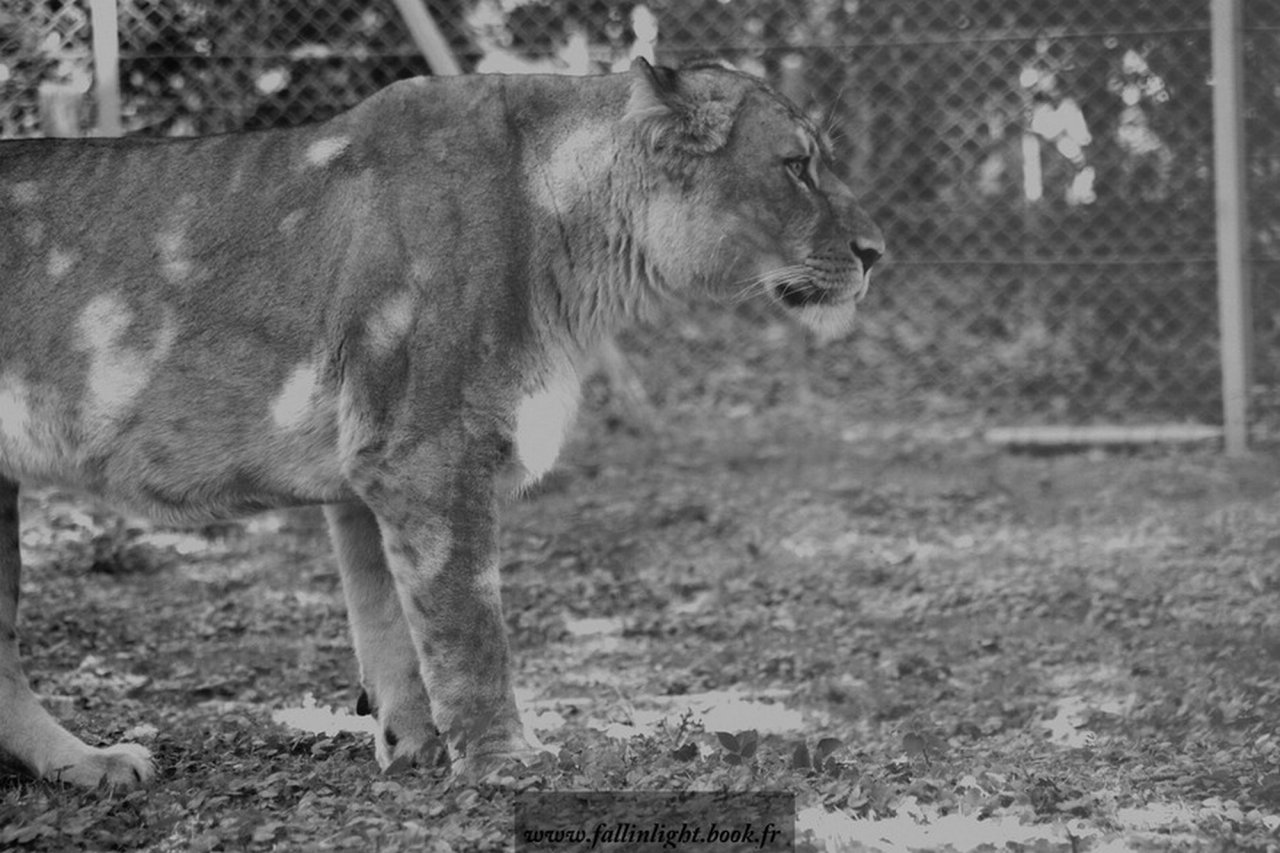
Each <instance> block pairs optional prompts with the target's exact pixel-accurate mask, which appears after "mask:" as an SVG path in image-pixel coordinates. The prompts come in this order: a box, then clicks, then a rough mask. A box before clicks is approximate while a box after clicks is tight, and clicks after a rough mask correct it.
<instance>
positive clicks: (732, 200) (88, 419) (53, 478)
mask: <svg viewBox="0 0 1280 853" xmlns="http://www.w3.org/2000/svg"><path fill="white" fill-rule="evenodd" d="M883 248H884V247H883V242H882V238H881V235H880V232H879V231H878V230H877V229H876V227H875V226H874V225H873V224H872V223H871V222H870V221H869V220H868V218H867V217H866V215H865V214H864V213H863V212H862V211H861V210H860V209H859V208H858V207H857V206H856V204H855V203H854V199H853V196H852V194H851V193H850V192H849V190H848V189H847V188H846V187H845V186H844V185H843V184H842V183H841V182H840V181H839V180H837V179H836V177H835V176H834V175H833V174H832V172H831V168H830V160H829V155H828V153H827V151H826V150H825V149H824V147H823V143H822V142H821V141H820V137H819V134H818V133H817V132H816V131H815V129H814V127H813V126H812V125H811V124H810V123H809V122H808V121H806V120H805V118H804V117H803V116H802V115H801V114H800V113H799V112H798V111H797V110H796V108H795V107H793V106H791V105H790V104H788V103H787V102H786V101H785V100H783V99H782V98H781V97H780V96H779V95H778V94H777V93H776V92H774V91H772V90H771V89H769V88H768V87H767V86H765V85H764V84H763V83H761V82H759V81H758V80H756V79H754V78H752V77H749V76H746V75H744V74H741V73H737V72H734V71H730V70H727V69H724V68H720V67H691V68H688V69H683V70H679V71H672V70H670V69H667V68H661V67H653V66H651V65H649V64H648V63H646V62H644V61H643V60H637V61H636V63H635V64H634V65H633V67H632V69H631V71H630V72H628V73H624V74H617V75H609V76H602V77H596V78H565V77H496V76H495V77H483V76H476V77H460V78H451V79H435V78H426V79H415V80H407V81H403V82H400V83H396V84H395V85H392V86H390V87H389V88H387V89H385V90H384V91H382V92H381V93H379V94H377V95H375V96H373V97H372V98H370V99H369V100H367V101H366V102H364V103H363V104H361V105H360V106H358V107H356V108H355V109H353V110H351V111H350V112H347V113H345V114H343V115H340V116H338V117H336V118H334V119H332V120H330V121H327V122H324V123H322V124H318V125H313V126H308V127H302V128H295V129H289V130H278V131H268V132H263V133H252V134H240V135H229V136H220V137H211V138H204V139H181V140H178V139H174V140H164V141H157V140H149V139H118V140H74V141H12V142H6V143H2V144H0V753H2V754H3V756H4V757H6V758H7V759H9V760H10V761H11V762H16V763H17V764H19V765H20V766H21V767H23V768H25V769H26V770H28V771H29V772H31V773H32V774H34V775H35V776H38V777H42V778H45V779H61V780H63V781H66V782H72V783H76V784H79V785H86V786H92V785H97V784H99V783H101V782H106V783H108V784H127V783H134V782H140V781H144V780H146V779H147V778H148V777H150V776H151V775H152V773H153V767H152V762H151V758H150V755H149V753H148V751H147V750H146V749H144V748H143V747H141V746H138V745H136V744H129V743H122V744H116V745H114V746H108V747H105V748H96V747H91V746H88V745H86V744H85V743H83V742H82V741H81V740H79V739H78V738H76V737H75V736H74V735H72V734H70V733H69V732H67V731H66V730H65V729H63V728H62V727H61V726H60V725H59V724H58V723H57V722H55V721H54V719H53V718H52V717H51V716H50V715H49V714H48V713H47V712H46V711H45V710H44V709H43V708H42V707H41V705H40V703H39V701H38V700H37V699H36V696H35V695H34V694H33V693H32V691H31V689H30V688H29V686H28V684H27V680H26V677H25V676H24V674H23V672H22V667H21V664H20V662H19V658H18V635H17V605H18V580H19V572H20V565H19V548H18V483H19V482H20V481H21V482H52V483H60V484H72V485H75V486H80V487H85V488H88V489H89V490H91V491H93V492H96V493H97V494H99V495H102V496H105V497H107V498H109V499H111V500H113V501H119V502H120V503H121V504H125V505H130V506H132V507H135V508H138V509H140V510H143V511H146V512H149V513H151V514H154V515H156V516H158V517H160V518H162V519H167V520H170V521H182V522H195V521H201V520H206V519H210V518H217V517H225V516H231V515H236V514H240V513H249V512H254V511H256V510H262V509H265V508H269V507H283V506H291V505H300V504H316V503H320V504H325V505H326V506H325V512H326V514H327V518H328V522H329V527H330V532H331V535H332V539H333V542H334V546H335V548H336V551H337V557H338V565H339V567H340V571H341V575H342V584H343V590H344V593H345V596H346V601H347V607H348V611H349V613H350V622H351V633H352V637H353V641H354V645H355V649H356V656H357V658H358V661H359V664H360V678H361V682H362V684H363V687H364V691H365V693H364V694H363V695H362V696H361V701H360V703H359V704H360V706H361V710H363V711H366V712H372V713H375V714H376V715H377V721H378V726H379V732H380V736H379V737H378V738H377V745H376V750H377V759H378V763H379V764H380V765H381V766H382V767H383V768H387V767H389V766H391V765H402V764H405V763H408V762H411V761H413V760H414V759H415V757H417V756H418V755H419V754H420V753H425V752H427V751H428V750H429V749H434V747H435V744H437V743H438V740H437V732H438V733H439V735H440V737H441V738H442V739H443V742H444V744H445V745H446V746H447V747H448V749H449V751H450V754H451V755H452V757H453V760H454V766H455V769H460V770H464V771H468V772H483V771H484V770H485V769H487V768H488V767H491V766H492V765H493V764H494V763H495V762H497V761H500V760H503V759H506V758H510V757H524V756H527V755H528V754H529V753H530V750H531V747H530V745H529V743H528V742H527V741H526V739H525V737H524V735H523V734H522V728H521V723H520V719H519V715H518V713H517V710H516V705H515V701H514V699H513V696H512V689H511V676H510V673H509V670H508V651H507V640H506V637H505V633H504V627H503V621H502V613H501V604H500V599H499V579H498V561H497V522H496V499H497V497H498V496H499V495H501V494H502V493H504V492H508V491H510V490H511V489H512V488H513V487H514V486H517V485H519V484H520V483H522V482H524V483H527V482H530V481H532V480H534V479H536V478H537V477H539V476H541V475H542V474H543V473H545V472H546V471H547V469H548V468H549V467H550V466H551V465H552V463H553V462H554V460H555V458H556V454H557V453H558V451H559V447H560V444H561V441H562V440H563V438H564V436H565V433H566V430H567V429H568V426H569V422H570V419H571V418H572V416H573V412H574V407H575V404H576V401H577V394H578V385H579V381H578V370H579V366H580V365H581V364H582V360H583V355H584V353H585V352H587V351H589V350H590V349H591V348H592V347H593V346H594V345H595V344H596V343H597V342H599V341H600V340H601V339H602V338H603V336H605V335H608V334H610V332H611V331H613V330H615V329H616V328H617V327H618V326H619V324H621V323H624V322H626V321H629V320H633V319H635V318H638V317H641V316H643V315H645V314H647V313H648V312H649V311H650V310H651V308H652V307H653V306H654V305H656V304H657V303H659V302H660V300H662V299H663V298H665V297H668V296H673V295H677V296H678V295H684V294H698V293H702V294H711V295H713V296H715V295H720V296H723V297H729V298H736V297H737V296H739V295H741V294H742V293H744V292H746V291H759V292H760V293H762V294H767V295H768V296H769V297H771V298H772V299H774V300H776V301H777V302H778V303H779V304H780V305H782V306H783V307H784V308H785V309H786V310H788V311H790V312H792V313H794V314H795V315H796V316H797V317H799V318H800V319H801V320H802V321H804V322H805V323H807V324H809V325H810V326H812V327H813V328H815V329H817V330H819V331H820V332H824V333H834V332H838V331H840V330H843V329H845V328H846V327H847V326H848V325H849V323H850V321H851V319H852V318H853V315H854V310H855V308H854V306H855V303H856V302H857V300H858V299H859V298H860V297H861V296H862V295H863V294H864V293H865V291H866V287H867V275H868V271H869V270H870V268H871V265H872V264H873V263H875V261H876V259H877V258H879V257H880V255H881V253H882V251H883ZM428 697H430V701H428Z"/></svg>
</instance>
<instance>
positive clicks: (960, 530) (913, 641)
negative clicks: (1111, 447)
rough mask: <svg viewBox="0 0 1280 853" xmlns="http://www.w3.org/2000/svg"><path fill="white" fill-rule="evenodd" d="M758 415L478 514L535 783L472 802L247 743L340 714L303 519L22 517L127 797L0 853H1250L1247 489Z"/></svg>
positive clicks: (1254, 590)
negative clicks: (540, 809) (755, 838)
mask: <svg viewBox="0 0 1280 853" xmlns="http://www.w3.org/2000/svg"><path fill="white" fill-rule="evenodd" d="M743 381H744V382H749V377H748V378H746V379H744V380H743ZM791 402H794V401H791ZM791 402H788V401H786V400H784V401H782V404H777V405H760V404H756V403H753V402H752V401H750V400H748V401H746V402H745V403H741V404H738V403H734V402H733V401H732V400H728V401H727V402H724V404H723V405H718V406H717V407H716V408H714V409H713V410H710V413H708V410H706V409H702V410H696V409H693V408H689V409H682V408H681V407H680V406H676V405H668V406H667V407H666V410H665V411H664V412H663V420H662V423H661V424H660V425H658V426H657V427H656V428H655V429H654V430H653V431H652V432H650V433H647V434H636V433H635V432H634V431H631V430H628V429H627V428H625V426H619V423H618V421H619V419H618V418H617V417H614V416H613V415H611V413H610V411H609V410H608V407H607V406H603V407H601V406H597V407H595V408H589V409H588V411H587V412H586V413H585V414H584V416H583V418H582V421H581V423H580V426H579V430H578V433H577V435H576V436H575V438H574V439H573V441H572V443H571V446H570V447H569V448H567V450H566V453H565V454H564V456H563V457H562V460H563V461H562V465H561V466H560V468H559V469H558V470H557V471H556V472H555V473H554V474H553V475H552V476H551V477H550V478H549V479H548V481H547V482H545V483H544V484H543V485H542V486H541V487H539V488H538V489H537V490H536V491H535V492H534V493H533V494H531V495H529V496H527V497H525V498H523V499H521V500H519V501H516V502H514V503H513V504H511V505H510V506H509V507H508V508H507V511H506V513H505V516H504V519H505V521H504V534H503V575H504V595H505V603H506V608H507V621H508V624H509V628H510V631H511V635H512V641H513V647H514V649H515V657H516V660H515V666H516V673H517V674H516V681H517V685H518V687H519V693H520V697H521V700H522V702H523V703H524V704H525V708H526V712H527V714H528V716H529V717H530V719H531V720H532V722H533V724H534V726H535V727H536V729H537V730H538V732H539V736H540V737H541V738H542V740H543V741H544V742H545V744H546V745H547V747H548V749H549V751H550V753H551V755H552V756H553V757H551V758H549V759H548V760H547V761H546V762H544V764H543V765H542V766H539V767H535V768H531V769H529V770H527V771H524V772H522V773H520V774H515V775H513V776H511V777H510V778H503V779H499V780H497V782H498V784H494V785H490V784H485V785H479V786H468V785H464V784H462V783H460V782H457V781H456V780H451V779H448V778H446V777H445V776H444V774H443V773H441V772H440V771H439V770H435V769H430V768H418V769H414V770H411V771H409V772H408V773H406V774H403V775H398V776H394V777H384V776H380V775H378V773H377V768H376V765H375V763H374V761H373V749H372V745H371V742H370V738H369V736H368V735H367V734H364V733H360V732H351V731H343V730H340V726H335V728H333V729H331V730H329V731H327V732H316V731H306V730H304V729H302V728H297V727H295V726H291V725H286V724H284V723H281V722H276V721H275V720H274V719H273V715H275V716H276V717H277V718H280V719H300V718H294V717H289V713H291V712H290V710H289V709H294V712H296V710H297V709H300V708H302V709H309V711H310V712H311V714H312V716H313V717H315V716H317V715H319V716H323V715H324V712H325V711H327V710H329V709H334V710H335V711H336V712H339V713H348V712H350V710H351V709H352V707H353V705H354V701H355V697H356V695H357V693H358V685H357V680H356V674H355V665H354V661H353V658H352V652H351V646H350V642H349V640H348V637H347V633H346V626H345V614H344V607H343V604H342V598H341V592H340V589H339V586H338V578H337V574H336V570H335V567H334V563H333V559H332V557H331V556H330V554H329V550H328V547H327V541H326V539H325V537H324V532H323V530H322V529H321V528H320V527H319V525H318V524H317V523H316V522H317V519H316V516H315V515H314V514H310V513H297V514H288V515H284V514H281V515H268V516H263V517H260V518H256V519H252V520H250V521H248V522H246V523H244V524H227V525H219V526H213V527H209V528H206V529H204V530H200V531H175V530H168V529H165V528H158V527H155V526H152V525H148V524H144V523H140V522H133V521H131V522H129V523H127V524H125V525H124V526H123V527H121V526H119V525H117V522H116V521H115V519H114V516H112V515H110V514H108V513H106V512H104V511H102V510H100V509H98V508H97V507H95V505H94V504H92V503H87V502H84V501H82V500H79V499H76V498H74V497H71V496H67V495H63V494H59V493H56V492H39V493H30V494H28V495H26V497H25V498H24V501H23V505H22V513H23V531H24V532H23V546H24V555H25V557H26V559H27V564H28V567H27V572H26V576H25V577H24V587H23V591H24V601H23V615H22V636H23V642H24V652H25V654H26V661H27V668H28V673H29V674H30V676H31V678H32V681H33V683H34V685H35V687H36V689H37V690H38V691H39V692H40V693H41V694H42V695H43V696H44V697H45V699H46V701H47V702H48V703H49V705H50V707H51V708H52V709H53V710H54V711H55V712H56V713H57V714H58V715H59V716H60V717H62V718H63V719H65V720H67V721H69V723H70V725H72V726H73V728H74V729H75V730H76V731H78V732H80V733H81V734H83V735H85V736H86V737H87V738H88V739H89V740H90V741H91V742H92V741H94V740H102V741H110V740H114V739H118V738H120V737H122V736H124V737H128V738H130V739H135V740H139V741H141V742H144V743H147V744H148V745H149V746H150V747H151V748H152V749H153V751H154V752H155V754H156V756H157V759H158V763H159V768H160V771H159V776H158V779H157V780H156V781H155V783H154V784H153V785H152V786H150V787H149V788H148V789H146V790H143V791H132V792H122V791H116V792H108V791H95V792H79V791H74V790H70V789H65V788H61V787H59V786H56V785H51V784H43V783H42V784H33V783H30V782H25V781H22V780H19V779H16V778H13V777H10V778H7V779H4V780H0V849H32V850H78V849H93V850H97V849H104V850H107V849H127V850H134V849H145V850H302V849H307V850H310V849H316V850H487V849H502V848H510V846H511V844H512V838H511V813H510V806H511V797H512V796H513V794H512V792H513V790H515V791H519V790H548V791H555V790H615V791H639V790H689V789H712V790H783V791H792V792H795V794H796V796H797V809H798V812H799V832H800V842H801V844H800V847H801V849H815V848H816V849H828V850H909V849H928V850H935V849H953V850H982V849H1018V850H1054V851H1056V850H1064V851H1066V850H1070V851H1077V850H1169V849H1176V850H1225V849H1257V850H1276V849H1280V676H1277V672H1280V666H1278V663H1280V615H1277V614H1278V612H1280V611H1278V608H1277V606H1276V603H1277V596H1278V595H1280V533H1277V531H1276V527H1275V524H1274V519H1275V518H1276V517H1277V516H1278V515H1280V464H1278V462H1277V458H1276V457H1275V456H1274V455H1271V454H1269V453H1266V452H1261V453H1259V454H1257V455H1256V456H1255V457H1254V458H1252V459H1250V460H1247V461H1244V462H1233V461H1229V460H1226V459H1224V458H1222V457H1221V456H1220V455H1218V454H1217V453H1215V452H1212V451H1207V450H1200V451H1194V450H1192V451H1178V452H1174V451H1169V450H1161V451H1158V452H1157V451H1153V450H1149V449H1148V450H1128V451H1124V452H1119V453H1105V454H1104V453H1097V452H1094V453H1087V452H1082V453H1070V454H1061V455H1047V456H1046V455H1041V456H1033V455H1019V454H1014V453H1010V452H1007V451H1001V450H999V449H996V448H993V447H991V446H989V445H987V444H985V443H984V442H983V441H982V438H981V422H979V421H977V420H972V419H965V418H951V419H948V418H946V417H936V416H935V417H933V418H931V419H930V420H928V421H912V420H902V419H898V420H883V419H878V418H875V417H867V416H865V415H864V412H863V410H862V409H861V408H860V406H861V405H862V404H861V403H860V402H859V399H857V398H847V399H838V398H834V397H832V396H825V397H822V396H820V397H812V398H805V399H803V400H802V401H801V402H802V403H803V405H798V404H797V405H792V404H791ZM623 420H625V418H624V419H623ZM353 719H354V718H351V719H348V721H347V722H348V723H351V722H352V720H353ZM357 722H358V721H357ZM718 732H723V733H726V735H725V736H718V735H717V733H718ZM753 733H754V734H753ZM728 735H734V736H733V737H729V736H728ZM1006 845H1009V847H1008V848H1006Z"/></svg>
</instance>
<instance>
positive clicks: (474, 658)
mask: <svg viewBox="0 0 1280 853" xmlns="http://www.w3.org/2000/svg"><path fill="white" fill-rule="evenodd" d="M493 523H494V522H493V518H492V517H491V516H490V517H487V518H475V517H472V518H469V519H467V520H466V521H465V522H462V523H456V522H455V523H453V524H449V525H447V526H445V525H436V524H432V523H430V522H427V523H410V524H408V525H405V526H404V527H399V528H397V527H391V526H389V525H386V524H385V523H384V525H383V528H382V533H383V539H384V543H385V546H386V551H387V558H388V563H389V565H390V566H391V570H392V573H393V574H394V575H395V578H396V589H397V592H398V593H399V596H400V603H401V606H402V607H403V609H404V614H405V619H406V622H407V623H408V625H409V631H410V634H411V636H412V638H413V643H414V646H415V648H416V650H417V652H418V657H419V660H420V662H421V667H422V679H423V681H424V683H425V684H426V687H427V693H428V694H429V695H430V696H431V710H432V717H433V719H434V721H435V725H436V728H437V729H438V730H439V731H440V732H441V734H442V735H443V737H444V739H445V742H446V744H447V745H448V747H449V752H450V755H451V756H452V758H453V761H454V765H455V768H456V769H458V770H459V771H461V772H464V773H482V772H484V771H485V770H486V769H488V768H489V767H490V766H491V765H493V764H496V763H498V762H500V761H501V760H503V759H507V758H521V759H524V758H528V757H531V756H532V755H533V754H534V750H533V748H532V746H531V745H530V744H529V743H528V741H527V740H526V739H525V736H524V732H523V727H522V725H521V721H520V715H519V712H518V711H517V709H516V704H515V695H514V693H513V691H512V686H511V674H510V655H509V652H508V647H507V637H506V625H505V623H504V622H503V618H502V602H501V596H500V590H499V578H498V560H497V552H496V548H495V547H494V543H493V542H492V539H493V534H492V528H493Z"/></svg>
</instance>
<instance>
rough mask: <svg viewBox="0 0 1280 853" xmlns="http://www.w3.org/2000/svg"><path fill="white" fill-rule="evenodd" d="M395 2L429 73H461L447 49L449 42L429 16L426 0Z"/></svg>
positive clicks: (441, 75) (444, 74)
mask: <svg viewBox="0 0 1280 853" xmlns="http://www.w3.org/2000/svg"><path fill="white" fill-rule="evenodd" d="M395 4H396V8H397V9H399V10H400V17H402V18H404V25H405V26H406V27H408V28H409V35H410V36H412V37H413V42H414V44H416V45H417V46H418V50H420V51H421V52H422V55H423V56H424V57H426V60H427V64H428V65H430V66H431V73H432V74H436V75H438V76H440V77H452V76H454V75H456V74H461V73H462V68H461V66H459V65H458V60H457V59H456V58H454V55H453V51H452V50H450V49H449V42H448V41H446V40H445V37H444V34H443V33H441V32H440V28H439V27H438V26H436V21H435V19H434V18H432V17H431V12H430V11H429V10H428V9H427V5H426V0H395Z"/></svg>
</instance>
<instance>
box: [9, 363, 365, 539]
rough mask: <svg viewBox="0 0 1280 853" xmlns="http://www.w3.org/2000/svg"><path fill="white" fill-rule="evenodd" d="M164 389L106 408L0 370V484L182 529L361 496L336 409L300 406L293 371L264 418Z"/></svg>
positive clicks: (317, 401)
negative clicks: (41, 490)
mask: <svg viewBox="0 0 1280 853" xmlns="http://www.w3.org/2000/svg"><path fill="white" fill-rule="evenodd" d="M290 382H292V383H293V385H292V387H291V386H290ZM160 385H161V387H160V388H157V389H152V388H148V389H146V390H145V391H143V392H140V393H139V394H138V395H137V398H136V399H135V400H133V401H131V405H129V406H127V407H122V408H121V409H120V410H119V411H105V410H103V409H102V407H97V406H94V405H91V404H90V403H91V401H90V400H88V399H87V397H86V395H84V394H78V393H75V392H74V391H73V390H69V389H66V388H57V387H53V386H51V385H49V384H47V383H40V382H31V381H24V380H23V379H22V378H21V377H20V376H18V375H17V374H16V373H14V372H7V373H6V372H0V475H3V476H5V477H8V478H10V479H13V480H17V481H18V482H21V483H24V484H26V485H29V486H31V485H56V486H62V487H67V488H73V489H77V490H83V491H87V492H90V493H92V494H95V495H98V496H100V497H102V498H105V499H107V500H110V501H113V502H117V503H119V504H120V505H121V506H122V508H123V507H129V508H131V509H133V510H136V511H138V512H142V513H146V514H148V515H152V516H155V517H158V518H162V519H165V520H169V521H182V522H196V521H202V520H207V519H210V518H225V517H231V516H236V515H242V514H245V513H249V512H255V511H259V510H263V509H269V508H272V507H282V506H297V505H302V504H314V503H331V502H335V501H345V500H351V499H353V498H354V493H353V492H352V491H351V490H350V488H349V486H348V485H347V482H346V478H345V477H344V476H343V474H342V470H341V464H340V461H339V458H338V451H337V426H336V404H335V403H334V402H333V401H332V400H331V399H328V398H327V397H326V396H325V395H323V394H310V395H308V399H307V401H306V403H305V404H303V403H301V402H299V400H298V398H299V397H300V393H299V381H298V380H297V378H296V374H295V377H291V379H290V380H289V381H287V382H286V384H285V386H284V387H283V388H282V389H280V390H279V392H278V394H277V396H276V397H275V399H274V401H273V402H272V404H271V405H270V406H269V407H268V410H267V411H266V412H265V413H261V414H259V413H257V412H254V411H253V409H255V408H256V409H261V408H263V406H264V405H265V403H259V404H258V405H257V406H250V405H247V404H237V402H236V400H234V399H225V398H221V399H220V398H216V397H215V396H212V395H207V394H206V395H201V394H198V393H195V392H193V391H191V390H190V389H188V390H187V391H186V393H183V392H182V391H181V390H179V389H178V387H177V386H176V385H175V384H173V383H167V382H162V383H160ZM93 393H95V392H94V391H93V390H89V393H88V395H87V396H92V395H93ZM97 393H98V394H101V393H102V392H101V388H98V389H97Z"/></svg>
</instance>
